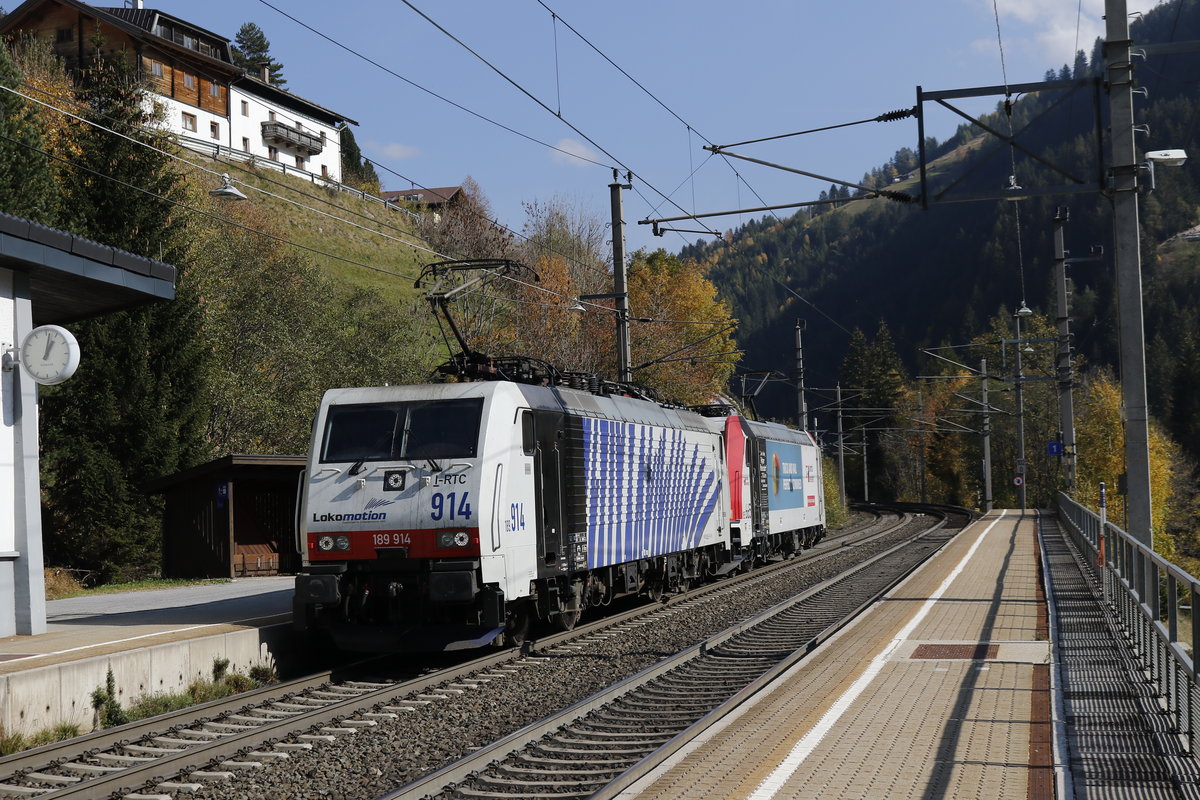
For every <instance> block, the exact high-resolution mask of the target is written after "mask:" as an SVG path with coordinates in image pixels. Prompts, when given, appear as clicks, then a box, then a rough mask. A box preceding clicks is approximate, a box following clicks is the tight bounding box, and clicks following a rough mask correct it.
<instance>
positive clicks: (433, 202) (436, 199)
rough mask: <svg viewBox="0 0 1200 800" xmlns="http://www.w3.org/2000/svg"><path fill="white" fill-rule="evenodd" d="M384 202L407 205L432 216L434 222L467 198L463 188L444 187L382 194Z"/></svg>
mask: <svg viewBox="0 0 1200 800" xmlns="http://www.w3.org/2000/svg"><path fill="white" fill-rule="evenodd" d="M379 196H380V197H382V198H383V200H384V202H387V203H393V204H396V205H401V204H405V203H407V204H408V205H411V206H415V207H416V210H418V211H421V212H424V213H427V214H430V215H432V216H433V219H434V221H435V222H436V221H438V220H439V219H441V216H442V212H444V211H445V210H446V209H448V208H450V207H452V206H455V205H458V204H459V203H461V202H462V201H463V199H464V198H465V197H466V193H465V192H463V188H462V187H461V186H443V187H442V188H440V189H401V190H398V191H387V192H380V194H379Z"/></svg>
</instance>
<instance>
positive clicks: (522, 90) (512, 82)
mask: <svg viewBox="0 0 1200 800" xmlns="http://www.w3.org/2000/svg"><path fill="white" fill-rule="evenodd" d="M400 1H401V2H402V3H404V5H406V6H408V7H409V8H410V9H412V11H413V12H414V13H415V14H417V15H418V16H420V17H421V18H422V19H424V20H425V21H426V22H428V23H429V24H430V25H432V26H433V27H435V28H437V29H438V30H439V31H440V32H441V33H443V34H444V35H445V36H446V37H448V38H449V39H450V40H451V41H453V42H454V43H455V44H457V45H458V46H459V47H462V48H463V49H464V50H466V51H467V52H468V53H470V54H471V55H473V56H475V58H477V59H478V60H479V61H481V62H482V63H483V64H484V65H486V66H487V67H488V68H489V69H491V70H492V71H493V72H495V73H496V74H497V75H499V76H500V77H501V78H503V79H504V80H505V81H506V82H508V83H509V84H510V85H511V86H513V87H514V88H515V89H517V91H519V92H520V93H521V94H523V95H525V96H526V97H528V98H529V99H530V100H532V101H533V102H534V103H535V104H537V105H538V106H539V107H540V108H542V109H544V110H545V111H546V112H547V113H549V114H551V115H552V116H554V117H556V118H557V119H559V120H561V121H562V123H563V124H564V125H566V126H567V127H568V128H570V129H571V130H572V131H574V132H575V133H576V134H578V135H579V136H580V137H581V138H582V139H583V140H584V141H585V142H587V143H588V144H590V145H592V146H593V147H595V148H596V149H597V150H599V151H600V152H601V153H603V154H604V155H606V156H608V157H609V158H611V159H612V160H613V161H614V162H615V163H616V164H618V165H619V166H620V167H621V169H624V170H625V171H626V173H628V175H629V176H630V177H632V175H633V174H634V173H633V170H632V169H631V168H630V167H629V166H628V165H627V164H626V163H625V162H623V161H622V160H621V159H619V158H617V157H616V156H615V155H613V154H612V153H611V152H609V151H608V149H607V148H605V147H604V146H603V145H602V144H600V143H599V142H597V141H596V140H595V139H593V138H592V137H590V136H588V135H587V134H586V133H584V132H583V131H582V130H581V129H580V128H579V127H578V126H576V125H575V124H574V123H572V122H571V121H570V120H568V119H567V118H566V117H564V116H562V115H560V114H555V112H554V109H552V108H550V106H548V105H546V103H545V102H543V101H542V100H541V99H539V98H538V97H537V96H536V95H534V94H533V93H532V92H530V91H529V90H528V89H526V88H525V87H524V86H522V85H521V84H520V83H518V82H517V81H516V80H515V79H513V78H512V77H510V76H509V75H508V74H507V73H506V72H504V71H503V70H502V69H500V68H499V67H497V66H496V65H495V64H493V63H492V62H490V61H488V60H487V59H486V58H484V57H483V56H482V55H480V54H479V53H477V52H475V50H473V49H472V48H471V47H470V46H469V45H467V44H466V42H464V41H462V40H461V39H459V38H458V37H457V36H455V35H454V34H453V33H451V32H450V31H449V30H447V29H446V28H445V27H443V26H442V25H440V24H439V23H438V22H436V21H435V20H434V19H433V18H431V17H430V16H429V15H428V14H426V13H425V12H424V11H421V9H419V8H417V7H416V6H415V5H413V4H412V2H411V0H400ZM259 2H260V3H265V2H266V0H259ZM564 24H565V23H564ZM638 177H639V178H640V179H641V181H642V183H644V184H646V186H648V187H649V188H651V189H653V190H654V192H655V193H656V194H659V195H661V196H662V197H664V198H667V200H668V201H669V202H670V203H671V205H672V206H674V207H675V208H677V209H679V210H680V211H682V212H684V213H687V209H685V208H683V207H682V206H681V205H679V204H678V203H677V202H675V201H674V200H671V199H670V198H669V197H668V195H666V194H663V192H662V191H661V190H660V189H659V188H658V187H656V186H655V185H654V184H652V183H651V182H650V181H648V180H646V178H645V176H643V175H638ZM706 227H707V226H706ZM712 233H714V234H715V233H716V231H712Z"/></svg>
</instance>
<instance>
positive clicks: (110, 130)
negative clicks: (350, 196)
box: [0, 84, 444, 258]
mask: <svg viewBox="0 0 1200 800" xmlns="http://www.w3.org/2000/svg"><path fill="white" fill-rule="evenodd" d="M22 85H24V84H22ZM0 89H2V90H4V91H6V92H9V93H11V94H15V95H17V96H18V97H21V98H24V99H25V100H28V101H29V102H31V103H36V104H38V105H40V106H43V107H45V108H49V109H52V110H54V111H57V112H59V113H60V114H63V115H64V116H67V117H69V118H71V119H73V120H75V121H77V122H82V123H84V124H85V125H90V126H91V127H93V128H96V129H97V130H101V131H104V132H106V133H109V134H112V135H113V136H117V137H119V138H121V139H124V140H126V141H128V142H131V143H133V144H136V145H139V146H141V147H145V148H147V149H148V150H152V151H154V152H155V153H158V154H159V155H162V156H165V157H167V158H170V159H173V160H175V161H179V162H181V163H184V164H187V165H188V166H189V167H192V168H193V169H197V170H200V171H201V172H206V173H208V174H210V175H213V176H215V177H220V176H221V174H222V173H220V172H217V171H216V170H214V169H209V168H208V167H205V166H203V165H201V164H197V163H195V162H194V161H190V160H188V159H186V158H183V157H182V156H180V155H178V154H176V153H172V152H170V151H168V150H165V149H163V148H161V147H156V146H155V145H153V144H151V143H150V142H145V141H141V140H139V139H135V138H134V137H132V136H129V135H127V134H124V133H121V132H120V131H117V130H114V129H113V128H109V127H106V126H104V125H101V124H99V123H97V122H95V121H93V120H89V119H86V118H85V117H82V116H80V115H78V114H74V113H72V112H70V111H67V110H65V109H62V108H58V107H57V106H55V105H53V104H51V103H47V102H44V101H42V100H39V99H37V98H36V97H32V96H30V95H27V94H25V93H23V92H20V91H17V90H16V89H13V88H12V87H10V86H5V85H3V84H0ZM49 96H51V97H55V99H59V100H62V98H59V97H57V96H55V95H49ZM64 102H65V101H64ZM75 105H78V104H75ZM108 119H110V120H111V117H109V118H108ZM138 129H139V130H141V131H142V132H144V133H146V134H148V135H150V136H153V137H155V138H166V137H165V134H164V133H163V132H162V131H155V130H154V129H151V128H146V127H144V126H138ZM242 185H243V186H246V187H247V188H249V189H251V190H253V191H256V192H260V193H262V194H264V195H267V196H268V197H272V198H275V199H276V200H280V201H282V202H284V203H290V204H291V205H294V206H297V207H299V208H303V209H305V210H307V211H311V212H313V213H315V214H320V215H321V216H324V217H328V218H330V219H333V220H336V221H338V222H341V223H343V224H345V225H349V226H351V227H353V228H357V229H359V230H363V231H366V232H367V233H370V234H373V235H375V236H382V237H383V238H385V239H389V240H391V241H394V242H396V243H397V244H402V245H405V246H406V247H411V248H413V249H414V250H422V251H424V252H427V253H430V254H432V255H435V256H438V257H439V258H443V257H444V256H442V255H441V254H440V253H438V252H437V251H435V250H431V249H429V248H428V247H424V246H423V245H420V244H417V243H416V242H410V241H406V240H404V239H400V238H398V237H395V236H390V235H388V234H386V233H383V232H382V231H378V230H374V229H372V228H368V227H366V226H364V225H360V224H358V223H356V222H352V221H350V220H348V219H343V218H342V217H338V216H336V215H334V214H330V213H329V212H327V211H322V210H321V209H319V208H313V207H312V206H306V205H304V204H303V203H300V202H298V201H296V200H292V199H291V198H288V197H283V196H282V195H278V194H275V193H274V192H271V191H268V190H266V189H263V188H261V187H259V186H254V185H253V184H249V183H243V184H242ZM302 194H303V193H302ZM338 208H341V206H338ZM342 210H346V209H342Z"/></svg>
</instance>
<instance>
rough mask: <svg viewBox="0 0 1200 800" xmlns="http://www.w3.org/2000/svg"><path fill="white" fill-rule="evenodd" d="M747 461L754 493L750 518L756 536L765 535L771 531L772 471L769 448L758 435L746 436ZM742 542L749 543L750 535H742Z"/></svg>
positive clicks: (752, 492) (751, 489) (751, 490)
mask: <svg viewBox="0 0 1200 800" xmlns="http://www.w3.org/2000/svg"><path fill="white" fill-rule="evenodd" d="M746 454H747V458H746V463H747V464H748V465H749V466H750V475H751V478H750V492H751V494H752V495H753V498H754V500H753V502H752V503H751V512H750V519H751V521H752V526H751V527H752V530H753V531H754V535H755V536H765V535H766V534H767V533H769V532H770V517H769V515H768V513H767V503H768V501H769V500H770V495H769V494H768V492H769V491H770V489H769V487H768V481H769V480H770V473H769V472H768V469H767V448H766V444H765V442H764V441H763V440H762V439H760V438H758V437H757V436H747V437H746ZM742 544H744V545H745V544H749V539H748V537H746V536H744V535H743V537H742Z"/></svg>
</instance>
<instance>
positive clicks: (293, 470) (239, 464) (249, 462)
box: [146, 453, 308, 494]
mask: <svg viewBox="0 0 1200 800" xmlns="http://www.w3.org/2000/svg"><path fill="white" fill-rule="evenodd" d="M307 463H308V457H307V456H263V455H242V454H237V453H235V454H232V455H227V456H222V457H221V458H216V459H213V460H212V461H208V462H205V463H203V464H199V465H197V466H195V467H191V468H190V469H185V470H181V471H179V472H176V473H174V474H171V475H164V476H163V477H161V478H156V479H154V480H152V481H150V482H149V483H147V484H146V492H147V493H148V494H161V493H163V492H165V491H167V490H168V489H171V488H173V487H175V486H178V485H180V484H184V483H189V482H191V481H194V480H198V479H201V478H204V479H208V480H211V478H212V477H217V476H219V477H222V478H225V479H232V478H235V477H236V478H247V477H253V476H259V477H284V478H287V479H288V480H295V477H294V476H296V475H297V474H298V473H299V472H300V470H302V469H303V468H304V465H305V464H307Z"/></svg>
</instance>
